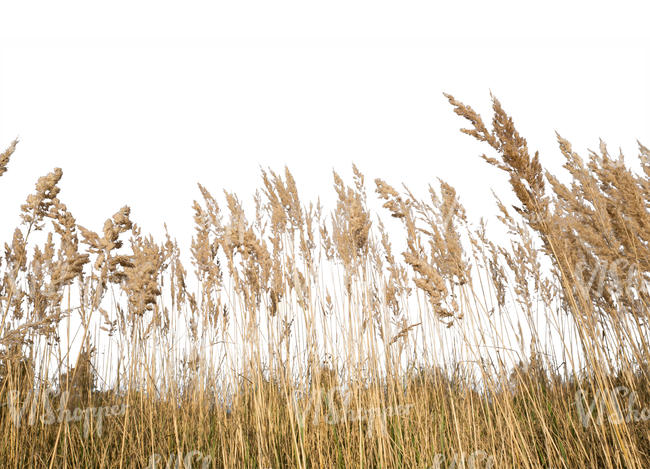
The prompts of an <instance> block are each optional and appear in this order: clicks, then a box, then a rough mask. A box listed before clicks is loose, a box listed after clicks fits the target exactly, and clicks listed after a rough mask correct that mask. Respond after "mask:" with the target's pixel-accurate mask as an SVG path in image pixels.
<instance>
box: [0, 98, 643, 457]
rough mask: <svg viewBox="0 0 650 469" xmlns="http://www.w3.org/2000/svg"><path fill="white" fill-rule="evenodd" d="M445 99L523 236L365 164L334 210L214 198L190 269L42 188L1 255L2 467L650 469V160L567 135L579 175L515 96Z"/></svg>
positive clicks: (267, 177) (3, 165) (272, 185)
mask: <svg viewBox="0 0 650 469" xmlns="http://www.w3.org/2000/svg"><path fill="white" fill-rule="evenodd" d="M447 97H448V99H449V102H450V103H451V105H452V106H453V108H454V110H455V112H456V113H457V114H458V115H460V116H462V117H463V118H465V119H467V120H468V121H469V122H470V124H471V127H470V128H469V129H464V130H463V132H464V133H466V134H468V135H470V136H472V137H474V138H476V139H478V140H479V141H482V142H485V143H486V144H487V147H489V148H490V151H491V152H492V155H491V156H489V155H483V159H484V160H485V161H486V162H487V163H488V164H490V165H493V166H495V167H497V168H499V169H501V170H503V171H504V172H505V173H506V174H507V176H508V178H509V183H510V186H511V188H512V191H513V193H514V195H515V197H516V199H517V200H518V204H517V205H516V206H514V207H513V210H511V209H509V208H508V207H507V206H506V205H505V204H504V203H502V202H501V201H500V199H498V198H497V199H496V203H497V205H498V207H499V209H500V212H501V215H500V217H499V219H500V221H501V222H502V223H503V224H504V225H505V226H506V228H507V231H508V233H509V235H508V239H507V240H505V241H501V242H496V241H494V240H491V239H490V237H489V234H488V230H487V227H486V224H485V223H484V221H483V220H481V221H480V222H479V223H478V224H473V223H472V222H471V221H470V220H472V217H471V214H467V213H466V211H465V209H464V208H463V206H462V205H461V203H460V200H459V196H458V194H457V193H456V191H455V190H454V188H453V187H452V186H451V185H449V184H448V183H446V182H444V181H439V186H438V187H437V188H434V187H433V186H431V187H429V196H428V198H427V199H424V200H423V199H419V198H418V197H416V196H415V195H413V193H412V192H411V191H410V190H409V189H408V188H407V187H403V188H402V189H401V190H397V189H395V188H394V187H393V186H391V184H390V183H389V182H386V181H383V180H379V179H378V180H376V181H375V186H374V188H375V192H376V194H377V196H378V197H379V200H381V201H382V202H383V204H384V208H385V212H383V213H380V214H374V213H371V211H370V210H369V208H368V203H367V197H368V190H367V188H366V182H365V180H364V176H363V174H362V173H361V172H360V171H359V170H358V169H357V168H356V166H355V167H353V180H352V184H351V185H348V184H346V182H345V181H344V179H343V178H342V177H341V176H339V174H337V173H334V190H335V191H336V194H337V196H338V201H337V204H336V207H335V208H334V210H333V211H332V212H331V213H327V212H325V210H324V209H323V207H321V206H320V204H318V205H316V206H314V205H313V204H308V205H307V204H305V203H303V202H302V201H301V199H300V197H299V193H298V188H297V187H298V185H297V184H296V181H294V178H293V176H292V175H291V172H290V171H289V170H288V169H285V171H284V173H279V174H278V173H275V172H273V171H271V170H266V171H262V174H261V179H262V185H261V188H260V190H259V191H257V192H256V194H255V195H254V199H253V200H254V202H255V213H246V212H245V210H244V209H243V205H242V202H241V201H240V199H239V198H238V197H237V196H236V195H235V194H231V193H228V192H225V193H224V195H223V201H220V200H218V198H216V197H214V196H213V195H212V194H211V193H210V192H209V191H208V189H207V188H206V187H204V186H201V185H199V192H200V194H201V200H200V201H195V202H194V205H193V208H194V221H195V235H194V238H193V241H192V244H191V249H190V252H189V253H188V254H189V255H190V256H191V260H190V262H191V264H192V269H191V272H190V273H188V271H187V270H186V265H187V262H185V261H184V254H183V253H181V251H180V249H179V247H178V245H177V243H176V242H175V241H174V240H173V239H172V238H170V237H169V235H167V236H166V237H165V239H162V240H155V239H153V238H152V237H151V236H146V235H144V234H142V232H141V230H140V227H139V226H138V225H137V224H136V223H134V222H133V221H132V220H131V218H130V217H131V214H130V210H129V208H128V207H123V208H122V209H120V210H119V211H118V212H117V213H115V214H114V215H113V216H111V217H110V218H108V219H107V220H106V223H105V224H104V226H103V228H102V230H101V231H99V232H95V231H93V230H91V229H88V228H84V227H82V226H80V225H79V224H78V223H77V221H76V219H75V218H74V217H73V215H72V214H71V213H70V212H69V211H68V209H67V207H66V206H65V205H64V204H63V202H62V201H61V200H60V199H59V195H60V191H59V187H58V184H59V181H60V179H61V177H62V175H63V172H62V171H61V170H60V169H55V170H54V171H53V172H52V173H50V174H48V175H46V176H44V177H42V178H40V179H39V180H38V182H37V184H36V188H35V190H34V192H33V193H32V194H31V195H29V196H28V197H27V200H26V203H25V204H24V205H23V206H22V207H21V214H22V220H23V222H22V224H21V226H19V227H18V228H16V230H15V233H14V236H13V239H11V240H10V241H8V242H7V243H6V244H5V248H4V253H2V254H1V255H0V279H1V283H0V311H1V313H2V321H1V322H0V383H1V385H0V402H1V403H2V411H1V413H0V426H1V428H2V430H3V431H4V434H5V438H4V439H3V442H2V443H1V444H0V457H1V459H2V461H3V465H4V467H16V468H22V467H124V468H126V467H153V465H152V462H156V463H157V464H156V467H172V466H173V465H174V464H175V463H177V462H178V460H176V459H174V458H175V457H177V456H179V455H180V459H181V460H180V462H178V467H181V466H182V465H183V464H184V463H188V462H190V459H192V461H193V463H194V466H193V467H198V466H200V465H201V464H204V466H203V467H215V468H216V467H250V468H258V467H259V468H263V467H278V468H280V467H300V468H308V467H341V468H343V467H386V468H389V467H390V468H392V467H404V468H418V467H419V468H430V467H467V468H478V467H507V468H509V467H517V468H518V467H527V468H573V467H594V468H601V467H602V468H619V467H625V468H644V467H647V466H648V463H649V462H650V440H649V437H650V423H649V420H650V392H649V391H648V389H649V387H648V371H649V370H648V357H649V349H648V338H649V336H648V324H647V318H648V300H649V298H650V297H649V296H648V290H647V285H648V280H649V273H650V244H649V243H650V213H649V211H648V207H649V205H650V183H649V182H648V181H649V180H648V178H649V177H650V150H648V149H647V148H646V147H644V146H642V145H641V144H639V151H640V155H639V159H640V164H641V170H642V171H643V173H642V174H639V173H637V172H635V171H633V170H632V169H631V168H630V167H629V166H628V165H626V163H625V162H624V160H623V157H622V156H619V157H613V156H611V155H610V154H609V153H608V150H607V148H606V146H605V145H604V144H603V143H601V145H600V148H599V151H598V152H591V153H590V155H589V156H588V158H587V159H586V160H585V159H583V158H581V157H580V156H579V155H578V154H577V153H575V152H574V151H573V149H572V148H571V145H570V143H569V142H568V141H567V140H565V139H564V138H562V137H560V136H558V143H559V147H560V151H561V152H562V154H563V155H564V157H565V158H566V163H565V168H566V170H567V176H568V183H562V182H560V178H559V177H558V176H556V175H553V174H551V173H549V172H548V171H547V170H545V169H544V167H543V166H542V164H541V162H540V157H539V155H538V153H535V154H534V155H531V152H530V151H529V149H528V146H527V142H526V140H525V139H524V138H523V137H522V136H521V135H519V133H518V132H517V130H516V128H515V126H514V123H513V120H512V119H511V118H510V117H509V116H508V115H507V114H506V112H505V111H504V110H503V108H502V106H501V104H500V103H499V101H498V100H497V99H496V98H493V111H494V117H493V119H492V123H491V126H490V127H488V126H487V125H486V124H485V123H484V122H483V120H482V118H481V117H480V116H479V115H478V114H477V113H476V112H475V111H474V110H473V109H472V108H471V107H469V106H466V105H464V104H462V103H461V102H459V101H457V100H456V99H455V98H454V97H452V96H447ZM16 144H17V142H15V141H14V142H13V143H12V144H11V145H10V146H9V148H8V149H7V150H6V151H5V152H4V153H2V154H0V176H2V175H4V174H5V172H6V171H7V166H8V164H9V163H10V157H11V156H12V154H14V152H15V150H16ZM386 215H390V217H386ZM388 220H391V221H390V222H389V221H388ZM385 223H386V225H385ZM387 226H392V227H397V229H388V228H387ZM399 233H403V238H402V239H400V240H399V243H400V244H403V245H404V246H405V249H404V251H403V252H402V253H401V256H398V255H397V254H396V253H394V252H393V241H394V239H393V240H392V239H391V236H392V237H394V236H400V235H399ZM66 409H67V410H66ZM93 409H94V410H93ZM97 409H100V410H97ZM102 409H103V410H102ZM102 412H103V413H102ZM66 416H67V417H68V418H66ZM75 418H76V420H75ZM168 463H169V465H168V466H167V464H168ZM454 464H455V465H454ZM174 467H176V466H174Z"/></svg>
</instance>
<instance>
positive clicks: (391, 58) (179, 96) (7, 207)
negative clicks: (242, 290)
mask: <svg viewBox="0 0 650 469" xmlns="http://www.w3.org/2000/svg"><path fill="white" fill-rule="evenodd" d="M16 3H18V2H16ZM447 3H448V4H445V5H443V6H435V4H434V2H427V3H418V2H395V3H388V2H366V3H359V2H357V3H355V2H347V1H346V2H331V1H330V2H322V6H319V7H316V6H313V4H312V3H308V2H302V1H301V2H290V3H287V2H284V3H278V2H264V3H251V2H230V4H231V6H228V7H223V6H208V5H207V4H198V3H193V2H176V3H175V4H172V3H171V2H138V5H136V4H135V2H124V3H121V2H108V3H103V4H98V3H94V2H93V3H91V2H73V3H70V2H68V3H66V2H48V3H34V2H20V3H18V5H17V6H7V5H4V4H3V5H2V6H0V18H2V24H1V26H0V37H1V38H2V41H1V42H0V146H2V147H3V149H4V147H5V146H6V145H8V144H9V142H10V141H11V140H12V139H13V138H14V137H19V138H20V139H21V143H20V146H19V148H18V150H17V152H16V154H15V157H14V159H13V160H12V164H11V166H10V168H9V172H8V173H7V174H6V175H5V176H3V178H2V179H1V180H0V220H2V223H1V224H0V240H2V241H5V240H7V239H8V237H9V236H10V234H11V231H12V229H13V226H15V224H16V223H17V221H18V210H19V206H20V204H21V203H22V202H23V201H24V199H25V197H26V196H27V194H28V193H30V192H31V191H32V190H33V186H34V183H35V182H36V180H37V178H38V177H39V176H41V175H44V174H46V173H47V172H48V171H51V170H52V168H54V167H61V168H63V171H64V178H63V181H62V184H61V186H62V189H63V190H62V193H61V199H62V200H63V201H64V202H65V203H66V204H67V205H68V207H69V208H70V210H71V211H72V213H73V214H74V215H75V216H76V218H77V220H78V222H79V223H80V224H82V225H84V226H87V227H88V228H93V229H95V230H99V229H101V226H102V224H103V221H104V220H105V219H106V218H107V217H108V216H110V215H111V214H113V213H114V212H115V211H117V210H118V209H119V208H120V207H121V206H122V205H124V204H129V205H131V207H132V209H133V219H134V220H135V221H136V222H138V223H140V224H141V225H142V226H143V228H144V231H152V232H154V233H156V234H157V233H160V229H161V227H162V223H163V222H164V221H166V222H167V224H168V225H169V227H170V231H171V232H172V234H173V235H176V236H177V237H178V238H179V239H180V240H181V241H182V242H186V241H187V239H188V238H189V236H190V234H191V223H192V218H191V216H192V211H191V203H192V200H193V199H194V198H197V197H198V191H197V189H196V182H199V181H200V182H201V183H202V184H204V185H205V186H206V187H208V189H210V190H211V191H212V192H213V193H214V194H215V195H217V194H219V193H220V192H221V191H222V190H223V189H227V190H230V191H234V192H237V193H238V194H240V195H242V196H243V197H245V198H247V197H250V196H251V195H252V191H253V190H254V189H255V188H256V187H257V186H258V185H259V167H260V166H263V167H270V168H271V169H274V170H277V171H280V170H282V169H283V167H284V165H288V166H289V168H290V169H291V170H292V172H293V173H294V176H295V177H296V179H297V182H298V188H299V190H300V191H301V192H302V194H303V195H304V199H305V201H308V200H315V198H316V197H317V196H320V197H321V199H322V200H323V201H324V202H325V203H326V204H328V205H329V206H331V203H332V202H333V199H334V191H333V189H332V187H331V183H332V176H331V171H332V169H333V168H334V169H336V170H337V171H339V172H340V173H341V174H342V175H344V176H349V174H350V164H351V162H355V163H356V164H357V166H358V167H359V168H360V169H361V170H362V171H363V172H365V173H366V175H367V178H368V179H367V181H368V184H369V187H370V188H371V189H372V188H373V187H372V185H371V184H370V183H371V181H372V179H374V178H375V177H381V178H383V179H386V180H387V181H389V182H391V183H395V184H399V183H401V182H405V183H407V184H408V185H409V186H411V187H413V188H414V189H416V190H418V191H421V190H424V189H425V188H426V185H427V184H429V183H434V182H435V180H436V178H438V177H440V178H443V179H445V180H447V181H448V182H449V183H451V184H452V185H454V186H455V187H456V188H457V189H458V191H459V193H460V195H461V199H462V200H463V202H464V203H465V204H466V205H467V207H468V209H469V212H470V216H472V217H478V216H482V215H486V214H489V213H492V212H491V211H492V207H493V202H492V199H491V193H490V191H491V190H495V191H497V192H498V193H501V194H503V193H506V192H507V190H506V188H505V187H502V186H503V185H504V183H505V181H506V179H505V178H504V177H503V176H502V175H500V174H499V173H498V171H497V170H494V169H491V168H489V167H487V165H486V164H485V163H483V162H482V161H480V160H479V159H478V157H477V155H478V154H480V153H481V152H483V151H486V150H487V148H484V147H483V146H481V145H479V144H477V143H475V142H473V141H472V140H471V139H470V138H469V137H467V136H465V135H462V134H461V133H460V132H458V129H459V128H460V127H461V126H463V125H464V123H463V121H462V120H461V119H460V118H458V117H457V116H456V115H455V114H454V113H453V111H452V109H451V107H450V106H449V104H448V103H447V102H446V101H445V99H444V97H443V95H442V93H443V92H449V93H452V94H454V95H455V96H456V97H457V98H458V99H460V100H462V101H464V102H466V103H467V104H471V105H472V106H473V107H474V108H475V109H477V110H479V111H480V112H482V113H484V116H485V117H486V118H489V117H490V114H489V105H490V102H489V99H490V97H489V93H490V91H492V93H494V94H495V95H496V96H497V97H498V98H499V99H500V100H501V101H502V104H503V105H504V107H505V108H506V110H507V111H508V112H509V113H510V114H511V115H513V117H514V119H515V123H516V124H518V127H519V129H520V131H521V132H522V133H523V134H524V136H525V137H527V138H528V140H529V145H530V147H531V148H532V149H539V150H540V153H541V155H542V161H543V162H544V163H545V164H547V165H548V166H549V167H551V168H553V169H557V168H559V166H560V164H561V158H560V154H559V151H558V149H557V145H556V144H555V135H554V131H555V130H557V131H558V132H560V133H561V134H562V135H563V136H564V137H566V138H568V139H569V140H570V141H572V142H573V143H574V145H575V149H576V150H578V151H579V152H581V153H583V154H584V153H585V150H586V149H587V148H593V149H595V148H596V147H597V146H598V138H599V137H602V138H603V139H604V140H605V141H606V142H607V143H608V144H609V146H610V149H611V150H617V148H618V147H619V146H620V147H621V148H622V149H623V151H624V152H625V153H626V154H627V156H628V158H632V157H635V156H636V139H639V140H641V141H642V142H645V144H646V145H650V91H649V86H650V85H649V83H650V42H649V41H648V36H647V33H645V30H647V17H648V16H647V15H644V14H643V13H644V12H642V11H639V10H638V9H637V10H636V11H635V10H633V9H631V8H629V7H627V6H626V5H625V4H624V3H620V4H618V6H617V7H616V8H613V7H611V6H610V7H608V8H609V9H608V10H605V9H604V8H602V7H600V6H599V4H598V2H589V3H588V5H590V6H589V7H586V6H585V5H586V4H583V5H580V4H579V3H578V2H575V3H572V4H571V5H572V6H567V5H565V4H563V3H560V2H556V3H554V2H543V3H536V4H534V5H533V6H532V7H528V6H524V5H527V3H524V2H511V3H509V4H501V5H499V4H498V3H495V2H480V3H477V4H472V3H471V2H447ZM608 4H610V5H613V3H611V2H610V3H608ZM427 5H428V6H427Z"/></svg>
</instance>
